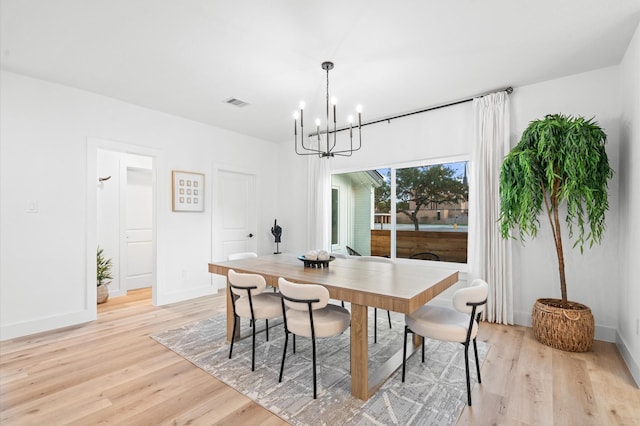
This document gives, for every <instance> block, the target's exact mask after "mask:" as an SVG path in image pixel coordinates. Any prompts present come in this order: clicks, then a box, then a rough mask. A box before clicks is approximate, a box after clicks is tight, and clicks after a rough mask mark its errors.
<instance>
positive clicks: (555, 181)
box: [499, 114, 613, 352]
mask: <svg viewBox="0 0 640 426" xmlns="http://www.w3.org/2000/svg"><path fill="white" fill-rule="evenodd" d="M606 138H607V136H606V134H605V133H604V131H603V130H602V129H601V128H600V127H599V126H598V124H597V123H596V122H594V120H593V119H590V120H586V119H584V118H583V117H577V118H574V117H571V116H564V115H561V114H553V115H547V116H545V117H544V119H541V120H535V121H532V122H531V123H529V126H528V127H527V129H526V130H525V131H524V133H523V134H522V138H521V140H520V142H519V143H518V145H516V146H515V147H514V148H513V149H512V150H511V152H510V153H509V154H508V155H507V156H506V157H505V159H504V162H503V164H502V169H501V172H500V220H499V222H500V232H501V234H502V237H503V238H509V237H510V231H511V230H512V229H514V228H516V227H517V228H518V230H519V239H520V241H521V242H524V240H525V237H526V236H530V237H535V236H536V234H537V232H538V229H539V226H540V222H539V220H538V217H539V216H540V214H541V213H542V212H543V211H544V213H545V214H546V216H547V218H548V219H549V224H550V225H551V231H552V233H553V240H554V243H555V248H556V254H557V257H558V273H559V276H560V291H561V294H562V298H561V299H549V298H546V299H538V300H537V301H536V302H535V304H534V307H533V313H532V325H533V332H534V335H535V337H536V339H537V340H538V341H540V342H541V343H544V344H546V345H548V346H551V347H554V348H558V349H562V350H566V351H573V352H585V351H588V350H590V349H591V346H592V344H593V338H594V331H595V327H594V319H593V315H592V313H591V309H590V308H589V307H587V306H585V305H583V304H580V303H576V302H572V301H569V300H568V299H567V284H566V278H565V265H564V252H563V245H562V233H561V223H560V216H561V215H562V216H564V220H565V222H566V225H567V228H568V233H569V238H574V240H575V241H574V244H573V247H579V248H580V252H581V253H582V252H583V249H584V245H585V243H589V246H592V245H593V244H594V243H600V242H601V240H602V236H603V233H604V229H605V223H604V219H605V212H606V211H607V210H608V209H609V203H608V200H607V182H608V180H609V179H610V178H611V177H612V176H613V171H612V169H611V168H610V167H609V161H608V158H607V153H606V151H605V143H606ZM561 207H562V208H563V210H562V211H561V210H560V209H561ZM564 209H566V210H564ZM576 231H577V232H576Z"/></svg>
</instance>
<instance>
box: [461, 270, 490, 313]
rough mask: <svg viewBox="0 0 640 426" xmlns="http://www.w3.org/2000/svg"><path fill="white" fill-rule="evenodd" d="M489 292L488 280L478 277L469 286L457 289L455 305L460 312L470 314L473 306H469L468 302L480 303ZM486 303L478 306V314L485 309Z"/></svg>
mask: <svg viewBox="0 0 640 426" xmlns="http://www.w3.org/2000/svg"><path fill="white" fill-rule="evenodd" d="M488 294H489V284H487V282H486V281H484V280H481V279H480V278H476V279H475V280H473V282H472V283H471V285H470V286H469V287H464V288H461V289H459V290H458V291H456V292H455V293H454V295H453V299H452V302H453V307H454V308H456V309H457V310H458V311H460V312H464V313H466V314H470V313H471V311H472V309H473V306H468V305H467V302H474V303H479V302H482V301H484V300H485V299H486V298H487V295H488ZM485 306H487V305H486V304H485V305H480V306H478V307H477V308H476V314H479V313H480V312H483V311H484V307H485Z"/></svg>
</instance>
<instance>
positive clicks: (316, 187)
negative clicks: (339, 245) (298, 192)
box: [306, 155, 331, 252]
mask: <svg viewBox="0 0 640 426" xmlns="http://www.w3.org/2000/svg"><path fill="white" fill-rule="evenodd" d="M329 161H330V160H329V159H327V158H318V156H316V155H310V156H309V162H308V170H309V174H308V179H307V187H308V190H307V194H308V203H307V206H308V218H307V223H308V225H309V226H308V228H307V229H308V232H309V234H308V236H307V241H309V247H307V248H306V250H326V251H329V252H330V251H331V243H330V235H331V172H330V169H329Z"/></svg>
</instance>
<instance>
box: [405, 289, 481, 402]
mask: <svg viewBox="0 0 640 426" xmlns="http://www.w3.org/2000/svg"><path fill="white" fill-rule="evenodd" d="M488 293H489V285H488V284H487V283H486V281H484V280H481V279H475V280H473V282H472V283H471V286H469V287H465V288H461V289H459V290H458V291H456V292H455V293H454V295H453V300H452V301H453V307H454V308H455V309H451V308H443V307H440V306H431V305H428V304H427V305H424V306H422V307H421V308H419V309H418V310H416V311H415V312H412V313H410V314H406V315H405V316H404V319H405V323H406V325H405V327H404V349H403V351H402V381H403V382H404V378H405V370H406V364H407V334H408V333H413V334H416V335H418V336H422V337H423V339H422V362H424V340H425V339H424V338H425V337H428V338H430V339H436V340H442V341H447V342H458V343H462V345H463V346H464V364H465V371H466V373H467V401H468V403H469V406H471V381H470V378H469V343H470V342H471V341H473V352H474V354H475V358H476V370H477V373H478V383H482V379H481V378H480V361H479V360H478V347H477V345H476V335H477V334H478V321H479V320H480V314H481V313H482V311H484V307H485V305H486V303H487V295H488Z"/></svg>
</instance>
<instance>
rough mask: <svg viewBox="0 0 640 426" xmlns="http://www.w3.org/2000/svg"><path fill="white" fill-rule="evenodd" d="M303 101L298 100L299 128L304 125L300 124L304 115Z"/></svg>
mask: <svg viewBox="0 0 640 426" xmlns="http://www.w3.org/2000/svg"><path fill="white" fill-rule="evenodd" d="M303 111H304V102H303V101H300V129H302V128H303V127H304V124H302V120H303V117H304V112H303Z"/></svg>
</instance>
